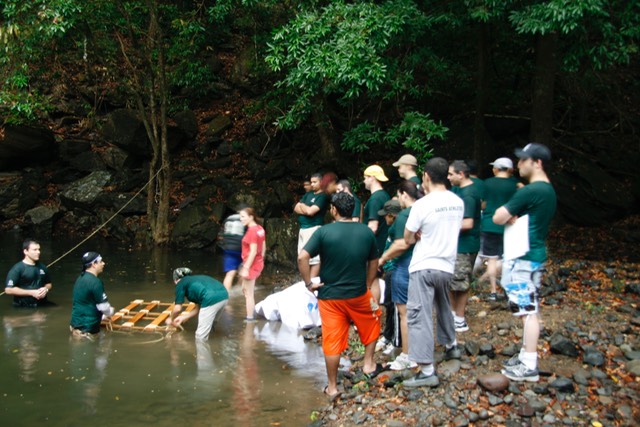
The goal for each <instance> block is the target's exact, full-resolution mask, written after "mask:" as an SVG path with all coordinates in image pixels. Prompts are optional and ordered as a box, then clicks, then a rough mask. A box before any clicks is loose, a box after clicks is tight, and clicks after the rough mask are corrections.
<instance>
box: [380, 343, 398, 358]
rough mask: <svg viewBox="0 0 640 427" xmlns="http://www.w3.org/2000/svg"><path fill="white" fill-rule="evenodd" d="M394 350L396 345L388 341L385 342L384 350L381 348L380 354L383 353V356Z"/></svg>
mask: <svg viewBox="0 0 640 427" xmlns="http://www.w3.org/2000/svg"><path fill="white" fill-rule="evenodd" d="M394 351H396V346H395V345H393V343H389V344H387V346H386V347H385V348H384V350H382V354H384V355H385V356H389V355H391V353H393V352H394Z"/></svg>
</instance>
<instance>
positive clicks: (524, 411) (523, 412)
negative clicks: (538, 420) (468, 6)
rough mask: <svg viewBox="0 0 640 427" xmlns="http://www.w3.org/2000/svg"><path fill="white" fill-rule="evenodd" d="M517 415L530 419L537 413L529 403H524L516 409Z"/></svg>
mask: <svg viewBox="0 0 640 427" xmlns="http://www.w3.org/2000/svg"><path fill="white" fill-rule="evenodd" d="M516 414H518V415H519V416H521V417H523V418H530V417H533V415H534V414H535V411H534V410H533V408H532V407H531V405H529V404H528V403H524V404H521V405H519V406H518V407H517V408H516Z"/></svg>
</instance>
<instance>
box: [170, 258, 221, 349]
mask: <svg viewBox="0 0 640 427" xmlns="http://www.w3.org/2000/svg"><path fill="white" fill-rule="evenodd" d="M173 283H174V284H175V285H176V299H175V305H174V306H173V310H172V311H171V316H170V317H169V318H168V319H167V320H166V323H167V324H168V325H173V326H180V325H181V324H182V323H184V322H186V321H187V320H189V319H191V318H192V317H194V316H195V315H196V314H197V315H198V329H196V339H197V340H202V341H206V340H207V339H209V334H210V333H211V329H212V328H213V323H214V322H215V321H216V320H217V319H218V318H219V317H220V315H221V314H222V309H223V308H224V307H225V306H226V305H227V302H228V301H229V293H228V292H227V289H226V288H225V287H224V285H223V284H222V283H221V282H219V281H218V280H216V279H214V278H213V277H209V276H205V275H198V276H192V275H191V269H189V268H187V267H180V268H176V269H175V270H173ZM185 299H187V300H189V301H191V302H193V303H195V304H196V308H194V309H193V310H191V311H189V312H185V313H182V304H184V302H185Z"/></svg>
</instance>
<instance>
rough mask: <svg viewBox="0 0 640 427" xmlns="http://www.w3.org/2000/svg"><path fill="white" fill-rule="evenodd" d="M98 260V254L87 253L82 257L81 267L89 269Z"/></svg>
mask: <svg viewBox="0 0 640 427" xmlns="http://www.w3.org/2000/svg"><path fill="white" fill-rule="evenodd" d="M98 258H100V259H101V258H102V257H101V256H100V254H99V253H98V252H91V251H89V252H87V253H85V254H84V255H82V265H83V266H85V267H89V266H90V265H91V264H93V263H94V262H95V261H96V260H97V259H98Z"/></svg>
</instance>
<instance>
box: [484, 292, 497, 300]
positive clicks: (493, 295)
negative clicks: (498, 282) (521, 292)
mask: <svg viewBox="0 0 640 427" xmlns="http://www.w3.org/2000/svg"><path fill="white" fill-rule="evenodd" d="M487 301H498V294H496V293H495V292H491V293H490V294H489V295H488V296H487Z"/></svg>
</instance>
